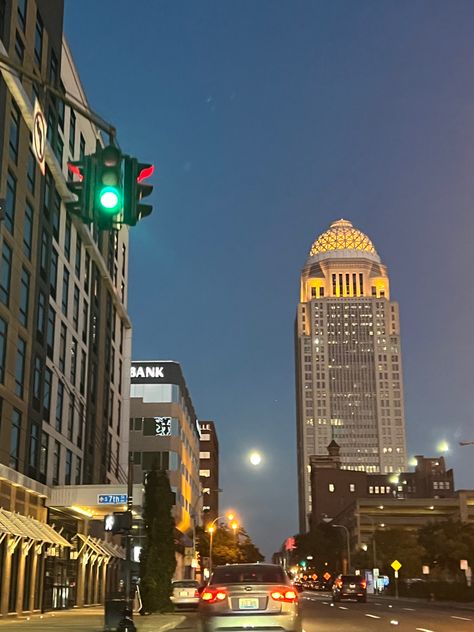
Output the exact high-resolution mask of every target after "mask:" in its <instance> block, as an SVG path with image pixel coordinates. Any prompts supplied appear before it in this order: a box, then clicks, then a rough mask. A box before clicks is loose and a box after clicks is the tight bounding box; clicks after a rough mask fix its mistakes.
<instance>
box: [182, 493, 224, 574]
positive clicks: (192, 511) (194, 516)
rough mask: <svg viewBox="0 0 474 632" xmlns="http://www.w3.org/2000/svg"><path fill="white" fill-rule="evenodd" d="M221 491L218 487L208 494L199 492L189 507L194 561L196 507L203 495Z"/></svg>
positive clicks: (194, 557)
mask: <svg viewBox="0 0 474 632" xmlns="http://www.w3.org/2000/svg"><path fill="white" fill-rule="evenodd" d="M221 491H223V490H222V489H221V488H220V487H218V488H217V489H210V490H209V492H204V491H201V493H200V494H199V496H198V497H197V498H196V500H195V501H194V503H193V506H192V507H191V512H190V514H191V518H192V521H193V560H195V559H196V522H197V520H196V508H197V506H198V503H199V501H200V500H201V498H202V497H203V496H204V494H205V493H210V492H219V493H220V492H221ZM194 573H196V571H194Z"/></svg>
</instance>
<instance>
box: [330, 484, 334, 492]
mask: <svg viewBox="0 0 474 632" xmlns="http://www.w3.org/2000/svg"><path fill="white" fill-rule="evenodd" d="M335 489H336V488H335V487H334V483H329V491H330V492H333V491H334V490H335Z"/></svg>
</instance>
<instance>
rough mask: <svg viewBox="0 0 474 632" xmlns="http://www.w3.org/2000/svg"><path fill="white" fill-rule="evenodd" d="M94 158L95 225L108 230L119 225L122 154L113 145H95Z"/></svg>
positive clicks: (121, 203)
mask: <svg viewBox="0 0 474 632" xmlns="http://www.w3.org/2000/svg"><path fill="white" fill-rule="evenodd" d="M94 158H95V164H96V169H95V195H94V198H95V199H94V206H95V217H96V221H97V225H98V226H99V228H101V229H103V230H110V229H112V228H114V225H116V224H118V223H120V222H119V221H118V219H117V216H118V215H119V214H120V213H121V212H122V208H123V178H122V161H123V156H122V152H121V151H120V149H119V148H118V147H115V145H107V147H101V146H100V145H99V144H97V149H96V152H95V154H94Z"/></svg>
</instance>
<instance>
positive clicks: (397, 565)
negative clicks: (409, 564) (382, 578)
mask: <svg viewBox="0 0 474 632" xmlns="http://www.w3.org/2000/svg"><path fill="white" fill-rule="evenodd" d="M390 566H391V567H392V568H393V570H394V571H396V572H397V573H398V571H399V570H400V569H401V567H402V565H401V564H400V562H399V561H398V560H393V562H392V563H391V564H390Z"/></svg>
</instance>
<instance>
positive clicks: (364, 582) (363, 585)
mask: <svg viewBox="0 0 474 632" xmlns="http://www.w3.org/2000/svg"><path fill="white" fill-rule="evenodd" d="M360 585H361V586H362V588H363V589H364V590H365V589H366V588H367V582H366V581H365V579H363V580H362V581H361V582H360Z"/></svg>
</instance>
